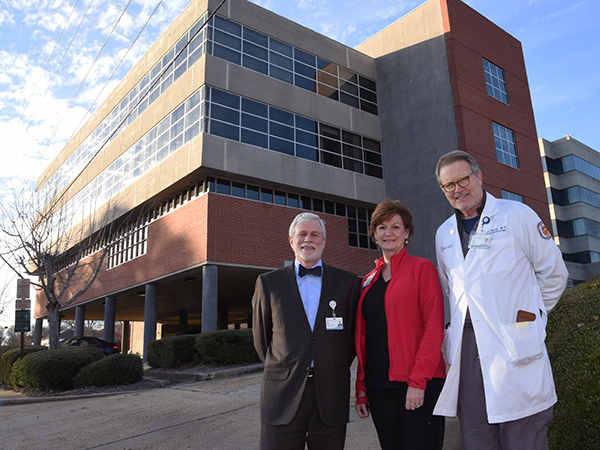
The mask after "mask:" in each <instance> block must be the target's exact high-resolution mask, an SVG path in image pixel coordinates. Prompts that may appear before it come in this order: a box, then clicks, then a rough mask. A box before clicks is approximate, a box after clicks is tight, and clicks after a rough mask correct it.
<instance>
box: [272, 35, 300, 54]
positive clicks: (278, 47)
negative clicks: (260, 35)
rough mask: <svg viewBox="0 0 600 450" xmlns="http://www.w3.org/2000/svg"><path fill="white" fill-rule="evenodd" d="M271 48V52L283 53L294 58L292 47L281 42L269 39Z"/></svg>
mask: <svg viewBox="0 0 600 450" xmlns="http://www.w3.org/2000/svg"><path fill="white" fill-rule="evenodd" d="M269 46H270V48H271V50H275V51H276V52H279V53H282V54H284V55H286V56H289V57H290V58H291V57H293V56H294V55H293V49H292V47H291V46H289V45H287V44H284V43H283V42H279V41H277V40H275V39H272V38H270V39H269Z"/></svg>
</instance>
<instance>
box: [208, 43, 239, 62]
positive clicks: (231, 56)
mask: <svg viewBox="0 0 600 450" xmlns="http://www.w3.org/2000/svg"><path fill="white" fill-rule="evenodd" d="M213 54H214V55H215V56H216V57H218V58H221V59H224V60H226V61H230V62H232V63H234V64H237V65H241V64H240V61H241V56H240V53H239V52H236V51H235V50H231V49H229V48H227V47H223V46H222V45H219V44H215V45H214V50H213Z"/></svg>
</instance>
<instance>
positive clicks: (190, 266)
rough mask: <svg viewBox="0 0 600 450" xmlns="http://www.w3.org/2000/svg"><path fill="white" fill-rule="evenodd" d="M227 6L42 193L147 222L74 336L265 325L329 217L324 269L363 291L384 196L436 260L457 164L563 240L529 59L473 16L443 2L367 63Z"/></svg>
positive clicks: (246, 7)
mask: <svg viewBox="0 0 600 450" xmlns="http://www.w3.org/2000/svg"><path fill="white" fill-rule="evenodd" d="M219 3H220V2H218V1H216V0H194V1H192V3H190V5H189V6H188V7H187V8H186V9H185V11H184V12H183V13H182V14H181V15H180V16H179V17H178V18H177V19H176V20H175V22H174V23H173V24H172V25H171V26H170V27H169V29H168V30H167V31H166V32H165V33H164V34H163V35H162V36H161V37H160V39H159V40H158V41H157V42H156V43H155V44H154V45H153V46H152V47H151V48H150V50H149V51H148V52H147V53H146V54H145V55H144V56H143V57H142V59H141V60H140V61H139V62H138V64H137V65H136V66H135V67H134V68H133V69H132V70H131V71H130V73H129V74H128V75H127V76H126V77H125V78H124V79H123V80H122V81H121V83H120V84H119V86H118V87H117V89H115V91H114V92H113V93H112V94H111V95H110V96H109V98H108V99H107V100H106V101H105V102H104V103H103V104H102V105H101V106H100V107H99V108H98V110H97V111H96V112H95V113H94V114H93V116H92V117H91V118H90V120H89V121H88V122H87V123H86V124H85V125H84V126H83V127H82V129H81V130H80V131H79V132H78V133H77V135H76V136H75V137H74V138H73V139H71V141H70V142H69V143H68V144H67V145H66V147H65V149H64V150H63V151H62V152H61V154H60V155H59V156H58V157H57V158H56V159H55V160H54V161H53V162H52V164H51V165H50V166H49V167H48V168H47V170H46V171H45V172H44V173H43V174H42V176H41V177H40V180H39V190H40V193H41V194H43V193H45V192H46V193H48V192H55V191H57V192H61V195H62V198H63V199H64V200H65V201H67V204H66V205H65V208H67V209H68V210H69V211H71V212H72V214H74V217H77V219H76V220H75V222H77V221H79V220H83V219H84V218H85V217H87V216H88V215H89V214H90V213H92V212H93V211H99V210H102V209H103V208H104V209H105V210H106V209H107V208H109V206H107V205H110V208H111V214H113V215H114V217H115V218H114V220H115V221H117V220H124V219H123V218H125V217H128V215H130V214H131V213H132V212H135V214H138V215H139V216H140V217H141V218H142V220H138V221H137V222H136V223H135V224H133V225H131V226H130V227H129V228H128V229H127V230H126V231H123V232H121V233H119V234H118V235H115V236H113V237H112V238H111V240H110V241H109V242H107V243H106V246H107V247H106V248H109V255H108V258H107V261H106V264H105V266H104V267H103V268H102V271H101V273H100V276H99V278H98V280H97V282H96V283H94V285H93V286H92V287H91V288H90V289H89V290H88V291H87V292H86V293H85V295H84V296H83V297H82V298H81V299H79V300H78V302H77V304H74V305H71V306H69V307H68V308H65V309H64V312H63V314H64V316H65V317H67V318H73V317H75V318H76V320H78V321H82V320H83V319H84V318H94V319H97V320H102V319H104V320H106V321H108V322H114V321H115V320H118V321H123V322H124V323H125V324H130V323H134V324H136V325H135V326H133V325H132V326H129V325H127V326H125V327H124V334H125V335H127V330H130V333H131V330H134V329H137V328H139V327H140V324H143V330H144V331H143V333H144V341H145V343H147V342H149V341H151V340H153V339H156V338H157V337H161V336H166V335H170V334H175V333H190V332H199V331H201V330H204V331H206V330H214V329H217V328H226V327H232V326H233V327H239V326H251V305H250V299H251V297H252V293H253V289H254V281H255V279H256V277H257V275H258V274H260V273H261V272H264V271H266V270H271V269H274V268H278V267H283V266H284V265H285V264H288V263H290V261H291V260H293V253H292V250H291V248H290V246H289V243H288V237H287V229H288V226H289V223H290V222H291V220H292V219H293V217H294V216H295V215H296V214H298V213H299V212H301V211H313V212H315V213H317V214H319V215H321V216H322V217H324V218H325V220H326V222H327V245H326V248H325V253H324V260H325V261H326V262H328V263H329V264H332V265H336V266H338V267H341V268H344V269H346V270H349V271H352V272H354V273H356V274H357V275H359V276H362V275H364V274H366V273H367V272H369V271H370V270H371V269H372V267H373V261H374V259H376V258H377V257H378V255H379V253H378V251H377V248H376V246H375V245H374V244H373V243H372V242H370V240H369V238H368V227H369V218H370V214H371V212H372V210H373V209H374V207H375V206H376V205H377V203H378V202H380V201H381V200H383V199H385V198H386V197H392V198H396V199H399V200H401V201H403V202H404V203H406V204H407V205H408V206H409V207H410V208H411V210H412V211H413V213H414V216H415V224H416V234H415V237H414V239H413V240H412V242H411V244H410V247H409V250H410V251H411V253H413V254H416V255H421V256H424V257H427V258H429V259H431V260H432V261H435V256H434V255H435V250H434V244H433V236H434V233H435V230H436V228H437V227H438V226H439V224H440V223H442V222H443V220H445V219H446V218H447V217H448V216H449V215H450V214H452V210H451V208H450V206H449V205H448V202H447V201H446V199H445V196H444V195H443V193H442V192H441V191H440V188H439V186H438V185H437V182H436V180H435V175H434V167H435V163H436V161H437V159H438V158H439V157H440V156H441V155H443V154H444V153H446V152H448V151H450V150H454V149H462V150H465V151H467V152H469V153H471V154H473V155H474V156H475V158H476V159H477V160H478V162H479V164H480V166H481V168H482V170H483V174H484V175H483V181H484V185H485V188H486V190H488V191H489V192H490V193H492V194H494V195H496V196H503V195H505V196H514V198H518V199H520V200H521V201H524V202H525V203H527V204H529V205H530V206H531V207H532V208H533V209H534V210H536V212H537V213H538V214H539V215H540V216H541V217H542V219H543V220H546V221H549V214H548V203H547V199H546V190H545V185H544V178H543V171H542V164H541V162H540V158H539V151H538V146H537V134H536V129H535V122H534V117H533V109H532V105H531V98H530V94H529V86H528V83H527V74H526V70H525V64H524V60H523V54H522V49H521V45H520V43H519V42H518V41H517V40H516V39H514V38H513V37H512V36H510V35H508V34H507V33H506V32H504V31H503V30H501V29H500V28H499V27H497V26H496V25H494V24H493V23H492V22H490V21H489V20H487V19H486V18H484V17H483V16H481V15H480V14H478V13H477V12H475V11H474V10H473V9H471V8H469V7H468V6H467V5H465V4H464V3H462V2H461V1H459V0H429V1H427V2H425V3H423V4H422V5H421V6H420V7H418V8H416V9H415V10H413V11H412V12H410V13H409V14H407V15H406V16H404V17H402V18H401V19H399V20H398V21H397V22H395V23H393V24H392V25H390V26H389V27H387V28H385V29H384V30H382V31H381V32H379V33H378V34H376V35H375V36H373V37H372V38H370V39H368V40H367V41H366V42H364V43H362V44H361V45H359V46H358V47H356V48H350V47H347V46H345V45H343V44H341V43H339V42H336V41H334V40H331V39H329V38H327V37H325V36H322V35H320V34H318V33H316V32H314V31H312V30H310V29H307V28H305V27H303V26H301V25H298V24H296V23H294V22H292V21H290V20H288V19H285V18H283V17H280V16H278V15H276V14H274V13H272V12H270V11H268V10H266V9H264V8H261V7H259V6H257V5H255V4H253V3H250V2H248V1H246V0H229V1H227V2H225V3H224V5H223V6H222V7H220V8H219V9H218V10H215V9H216V8H217V7H218V6H219ZM89 257H90V258H93V257H94V255H90V256H89ZM76 288H77V287H76V286H75V287H74V289H76ZM43 305H44V302H43V299H42V298H38V301H37V305H36V309H35V317H36V318H37V325H38V326H39V325H40V324H41V321H42V320H43V318H44V314H45V312H44V308H43ZM108 329H109V330H110V329H111V328H110V327H109V328H108ZM105 338H107V339H109V340H110V336H105Z"/></svg>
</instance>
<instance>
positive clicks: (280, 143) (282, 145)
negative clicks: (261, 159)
mask: <svg viewBox="0 0 600 450" xmlns="http://www.w3.org/2000/svg"><path fill="white" fill-rule="evenodd" d="M269 149H270V150H274V151H276V152H280V153H286V154H288V155H294V143H293V142H290V141H284V140H283V139H279V138H276V137H269Z"/></svg>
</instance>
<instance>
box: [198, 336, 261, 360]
mask: <svg viewBox="0 0 600 450" xmlns="http://www.w3.org/2000/svg"><path fill="white" fill-rule="evenodd" d="M196 349H197V350H198V353H199V354H200V355H201V357H202V360H203V361H207V362H211V363H216V364H241V363H250V362H258V361H259V358H258V354H257V353H256V350H255V349H254V341H253V338H252V330H251V329H250V328H245V329H242V330H220V331H208V332H206V333H201V334H197V335H196Z"/></svg>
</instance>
